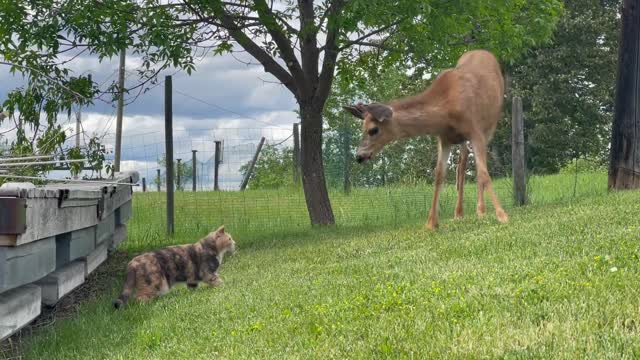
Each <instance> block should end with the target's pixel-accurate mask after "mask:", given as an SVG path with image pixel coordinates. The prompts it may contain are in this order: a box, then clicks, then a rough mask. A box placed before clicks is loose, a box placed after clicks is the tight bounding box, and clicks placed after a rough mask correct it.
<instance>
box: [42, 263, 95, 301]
mask: <svg viewBox="0 0 640 360" xmlns="http://www.w3.org/2000/svg"><path fill="white" fill-rule="evenodd" d="M84 272H85V264H84V261H80V260H76V261H74V262H72V263H70V264H68V265H66V266H65V267H63V268H61V269H58V270H56V271H54V272H52V273H51V274H49V275H47V276H46V277H45V278H44V279H42V280H40V281H38V282H36V285H38V286H40V287H41V288H42V303H43V304H45V305H48V306H53V305H55V304H56V303H57V302H58V301H59V300H60V299H62V297H63V296H65V295H67V294H68V293H70V292H71V291H73V289H75V288H77V287H78V286H80V285H81V284H82V283H83V282H84V279H85V277H84Z"/></svg>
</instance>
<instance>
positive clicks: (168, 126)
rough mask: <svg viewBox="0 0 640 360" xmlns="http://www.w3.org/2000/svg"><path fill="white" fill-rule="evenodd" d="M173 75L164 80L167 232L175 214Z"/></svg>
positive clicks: (171, 232) (171, 225)
mask: <svg viewBox="0 0 640 360" xmlns="http://www.w3.org/2000/svg"><path fill="white" fill-rule="evenodd" d="M172 95H173V94H172V81H171V75H167V76H166V77H165V81H164V137H165V147H166V159H165V160H166V161H165V162H166V170H167V173H166V177H167V180H166V184H167V234H168V235H170V236H171V235H173V234H174V226H173V225H174V224H173V219H174V217H173V214H174V203H173V103H172V102H173V98H172Z"/></svg>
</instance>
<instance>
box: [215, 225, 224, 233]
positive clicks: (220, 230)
mask: <svg viewBox="0 0 640 360" xmlns="http://www.w3.org/2000/svg"><path fill="white" fill-rule="evenodd" d="M216 233H218V234H224V225H222V226H220V227H219V228H218V230H216Z"/></svg>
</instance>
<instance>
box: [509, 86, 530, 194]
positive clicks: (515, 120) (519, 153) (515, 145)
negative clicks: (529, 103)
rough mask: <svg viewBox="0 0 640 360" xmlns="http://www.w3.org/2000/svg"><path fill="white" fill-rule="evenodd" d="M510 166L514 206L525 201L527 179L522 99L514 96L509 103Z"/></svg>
mask: <svg viewBox="0 0 640 360" xmlns="http://www.w3.org/2000/svg"><path fill="white" fill-rule="evenodd" d="M511 133H512V134H511V135H512V136H511V160H512V161H511V163H512V165H511V167H512V170H513V195H514V201H515V205H516V206H522V205H525V204H526V203H527V180H526V177H527V175H526V166H525V158H524V120H523V116H522V99H521V98H520V97H517V96H514V97H513V102H512V104H511Z"/></svg>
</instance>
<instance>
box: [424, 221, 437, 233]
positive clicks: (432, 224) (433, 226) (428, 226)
mask: <svg viewBox="0 0 640 360" xmlns="http://www.w3.org/2000/svg"><path fill="white" fill-rule="evenodd" d="M437 228H438V224H437V223H435V224H434V223H432V222H428V223H427V225H425V229H427V230H429V231H434V230H436V229H437Z"/></svg>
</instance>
